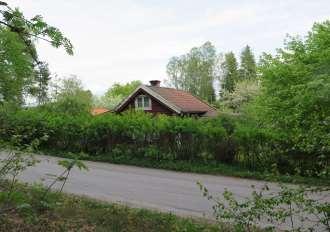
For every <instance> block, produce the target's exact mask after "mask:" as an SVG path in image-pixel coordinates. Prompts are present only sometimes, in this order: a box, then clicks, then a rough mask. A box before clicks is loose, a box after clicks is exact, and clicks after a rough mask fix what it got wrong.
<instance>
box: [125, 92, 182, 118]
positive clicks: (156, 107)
mask: <svg viewBox="0 0 330 232" xmlns="http://www.w3.org/2000/svg"><path fill="white" fill-rule="evenodd" d="M139 95H148V96H149V97H150V98H151V110H145V112H148V113H152V114H155V115H156V114H166V115H174V114H175V112H173V111H172V110H171V109H169V108H168V107H166V106H165V105H163V104H162V103H160V102H159V101H158V100H157V99H155V98H154V97H152V96H150V95H149V94H148V93H145V92H144V91H142V90H141V91H139V92H137V93H136V94H135V95H134V96H133V97H132V98H131V100H130V101H129V102H128V103H127V104H126V106H124V107H123V108H122V109H121V110H120V112H123V111H126V110H129V109H135V98H136V97H138V96H139Z"/></svg>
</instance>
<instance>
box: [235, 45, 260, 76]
mask: <svg viewBox="0 0 330 232" xmlns="http://www.w3.org/2000/svg"><path fill="white" fill-rule="evenodd" d="M240 64H241V65H240V69H239V79H240V80H252V79H256V77H257V66H256V62H255V59H254V55H253V53H252V50H251V48H250V47H249V45H247V46H246V47H245V48H244V49H243V51H242V53H241V62H240Z"/></svg>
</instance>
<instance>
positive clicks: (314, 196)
mask: <svg viewBox="0 0 330 232" xmlns="http://www.w3.org/2000/svg"><path fill="white" fill-rule="evenodd" d="M197 185H198V186H199V187H200V189H201V191H202V194H203V196H204V197H206V198H207V199H208V200H210V201H213V202H214V205H213V210H214V215H215V217H216V219H217V221H219V222H222V221H229V222H233V224H234V228H235V230H236V231H253V230H254V229H255V228H256V227H257V226H261V227H266V229H267V230H270V231H273V230H275V229H279V228H281V229H282V228H284V227H285V230H286V231H319V230H326V231H330V202H329V199H328V198H329V191H330V189H329V188H325V187H317V188H316V187H306V186H299V187H288V186H286V185H280V190H270V188H269V187H268V186H267V185H265V186H264V187H262V188H261V190H259V191H257V190H256V188H255V187H254V186H252V193H251V195H250V196H249V197H248V198H243V199H242V198H237V197H235V196H234V193H232V192H230V191H228V190H227V189H225V191H224V192H223V194H222V197H214V196H213V195H212V194H211V193H210V192H209V191H208V189H207V188H206V187H205V186H203V185H202V184H201V183H199V182H198V183H197Z"/></svg>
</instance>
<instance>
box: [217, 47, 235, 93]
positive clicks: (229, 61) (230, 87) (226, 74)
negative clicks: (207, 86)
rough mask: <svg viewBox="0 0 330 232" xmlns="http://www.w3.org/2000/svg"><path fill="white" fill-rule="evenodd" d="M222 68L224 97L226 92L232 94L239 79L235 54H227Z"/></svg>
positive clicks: (222, 91)
mask: <svg viewBox="0 0 330 232" xmlns="http://www.w3.org/2000/svg"><path fill="white" fill-rule="evenodd" d="M221 68H222V72H223V77H222V80H221V92H220V95H223V93H225V92H228V93H232V92H233V91H234V90H235V86H236V82H237V81H238V79H239V76H238V74H239V73H238V66H237V61H236V58H235V55H234V53H233V52H229V53H227V54H225V60H224V62H223V63H222V64H221Z"/></svg>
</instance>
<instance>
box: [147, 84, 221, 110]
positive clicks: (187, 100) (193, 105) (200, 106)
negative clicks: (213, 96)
mask: <svg viewBox="0 0 330 232" xmlns="http://www.w3.org/2000/svg"><path fill="white" fill-rule="evenodd" d="M147 87H148V88H149V89H151V90H152V91H154V92H156V93H157V94H158V95H160V96H161V97H163V98H165V99H166V100H167V101H169V102H170V103H172V104H174V105H176V106H177V107H179V108H180V109H181V110H182V112H185V113H189V112H191V113H192V112H195V113H197V112H201V113H202V112H204V113H205V112H206V114H205V116H215V115H216V114H217V111H216V109H215V108H213V107H211V106H210V105H208V104H207V103H205V102H203V101H202V100H200V99H199V98H197V97H195V96H193V95H192V94H191V93H189V92H186V91H183V90H177V89H172V88H165V87H157V86H147Z"/></svg>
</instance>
